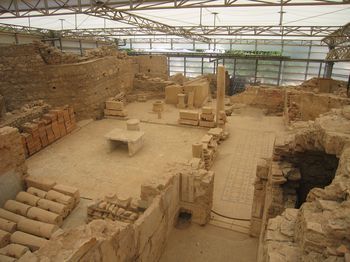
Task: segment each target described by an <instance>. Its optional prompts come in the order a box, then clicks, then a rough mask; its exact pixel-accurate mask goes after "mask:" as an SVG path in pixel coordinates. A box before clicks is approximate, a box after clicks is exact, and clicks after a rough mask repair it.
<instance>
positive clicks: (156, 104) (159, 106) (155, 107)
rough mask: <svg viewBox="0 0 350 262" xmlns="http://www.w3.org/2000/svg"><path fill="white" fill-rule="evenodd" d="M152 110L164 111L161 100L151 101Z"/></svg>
mask: <svg viewBox="0 0 350 262" xmlns="http://www.w3.org/2000/svg"><path fill="white" fill-rule="evenodd" d="M152 110H153V112H156V113H157V112H162V111H164V103H163V101H160V100H157V101H155V102H154V103H153V108H152Z"/></svg>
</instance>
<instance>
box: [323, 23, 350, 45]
mask: <svg viewBox="0 0 350 262" xmlns="http://www.w3.org/2000/svg"><path fill="white" fill-rule="evenodd" d="M322 41H323V42H324V43H326V44H327V45H328V46H329V47H336V46H340V45H343V44H346V43H347V44H350V23H348V24H346V25H345V26H342V27H341V28H339V29H338V30H335V31H334V32H332V33H330V34H329V35H328V36H326V37H325V38H323V39H322Z"/></svg>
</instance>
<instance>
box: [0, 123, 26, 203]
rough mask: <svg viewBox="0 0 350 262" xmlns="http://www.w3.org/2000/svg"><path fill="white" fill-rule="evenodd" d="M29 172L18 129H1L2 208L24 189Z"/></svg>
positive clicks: (0, 181) (0, 183)
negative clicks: (25, 177)
mask: <svg viewBox="0 0 350 262" xmlns="http://www.w3.org/2000/svg"><path fill="white" fill-rule="evenodd" d="M26 172H27V167H26V165H25V156H24V149H23V145H22V138H21V136H20V134H19V132H18V130H17V129H16V128H12V127H8V126H7V127H3V128H0V206H3V204H4V203H5V201H6V200H8V199H13V198H15V196H16V195H17V193H18V192H19V191H21V190H22V188H23V178H24V175H25V174H26Z"/></svg>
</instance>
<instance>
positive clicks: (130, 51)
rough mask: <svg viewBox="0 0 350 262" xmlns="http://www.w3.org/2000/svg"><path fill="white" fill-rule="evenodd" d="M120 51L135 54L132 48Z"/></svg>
mask: <svg viewBox="0 0 350 262" xmlns="http://www.w3.org/2000/svg"><path fill="white" fill-rule="evenodd" d="M120 51H124V52H126V53H127V54H132V53H133V52H135V50H134V49H131V48H123V49H120Z"/></svg>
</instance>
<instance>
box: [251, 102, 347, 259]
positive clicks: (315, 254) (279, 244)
mask: <svg viewBox="0 0 350 262" xmlns="http://www.w3.org/2000/svg"><path fill="white" fill-rule="evenodd" d="M348 130H350V107H349V106H347V107H344V108H343V109H333V110H332V111H331V112H329V113H327V114H324V115H321V116H320V117H319V118H317V119H316V120H315V121H314V122H310V121H309V122H300V123H299V124H298V125H295V126H294V128H293V130H292V131H291V132H290V133H289V134H287V135H286V136H284V137H281V138H280V139H278V140H276V142H275V146H274V155H273V158H272V159H270V160H263V161H262V162H261V163H260V164H259V165H258V168H257V178H256V182H255V191H254V200H253V202H254V203H255V204H254V206H253V209H252V226H251V234H252V235H254V236H259V234H260V241H259V255H258V257H259V261H344V260H345V261H347V259H349V258H350V251H349V250H350V244H349V243H350V237H349V236H350V231H349V230H350V220H349V217H350V208H349V203H350V202H349V201H350V199H349V192H350V191H349V190H350V173H349V171H350V169H349V166H350V134H349V132H348ZM310 151H318V152H324V153H325V154H328V155H334V156H336V157H337V158H339V165H338V168H337V170H336V173H335V176H334V179H333V180H332V181H331V183H330V184H329V180H331V178H330V177H329V176H328V175H327V174H325V176H326V177H323V178H324V179H326V180H327V181H326V182H327V183H326V184H329V185H328V186H325V185H326V184H322V185H318V183H319V182H320V181H319V180H320V179H318V181H314V183H315V187H314V188H312V189H311V190H310V191H309V193H308V195H307V197H306V202H304V203H303V204H302V205H301V207H300V209H295V206H296V204H298V203H297V198H298V196H296V192H295V191H296V190H299V186H298V185H297V183H298V181H299V180H302V176H303V175H305V173H304V174H303V170H296V168H295V167H294V166H293V160H292V159H293V158H294V157H295V156H298V155H300V153H302V152H303V153H307V152H310ZM327 162H329V163H324V170H321V169H319V168H317V170H314V171H316V172H317V173H320V172H321V173H325V172H326V173H327V172H330V170H331V168H334V165H333V164H331V163H332V162H333V160H332V161H328V160H327ZM314 164H315V162H314V161H313V165H309V166H308V167H309V168H312V167H313V166H314ZM329 164H331V166H330V167H329V166H328V165H329ZM302 168H303V167H302V166H301V169H302ZM309 171H310V170H309ZM317 175H320V174H317ZM332 176H333V175H332ZM323 178H322V179H323ZM292 184H294V186H292ZM322 187H324V188H322ZM293 190H294V192H293Z"/></svg>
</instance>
